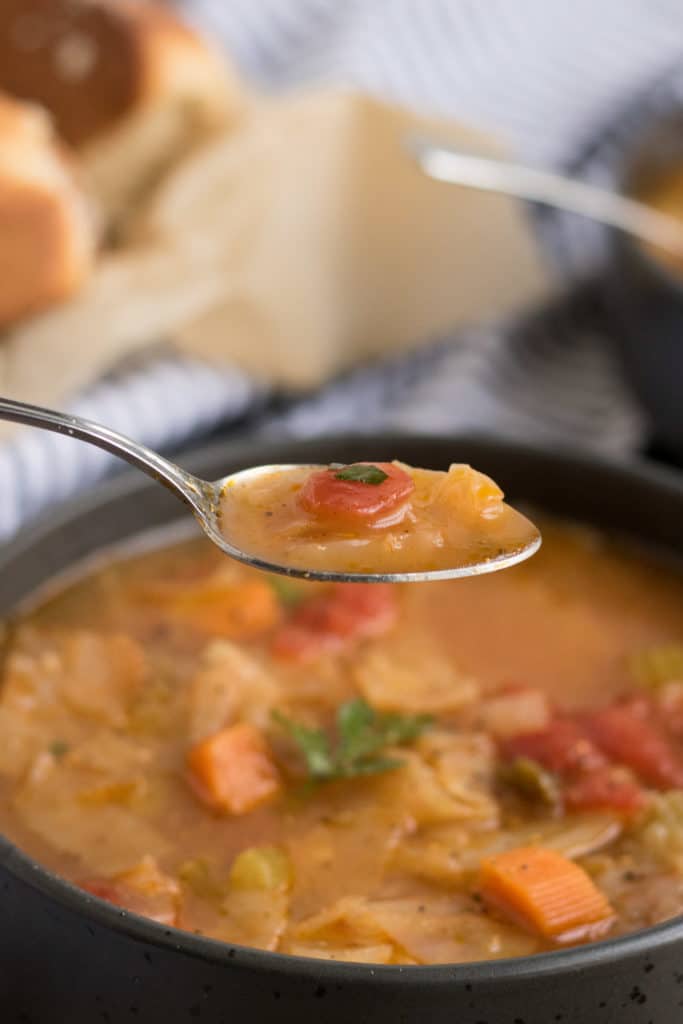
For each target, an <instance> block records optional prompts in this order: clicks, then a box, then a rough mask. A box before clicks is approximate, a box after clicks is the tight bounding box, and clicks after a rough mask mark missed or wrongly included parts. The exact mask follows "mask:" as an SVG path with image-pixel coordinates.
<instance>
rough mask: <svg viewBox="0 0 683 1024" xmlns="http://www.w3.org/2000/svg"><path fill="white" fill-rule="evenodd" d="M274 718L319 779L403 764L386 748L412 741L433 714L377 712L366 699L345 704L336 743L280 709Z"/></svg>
mask: <svg viewBox="0 0 683 1024" xmlns="http://www.w3.org/2000/svg"><path fill="white" fill-rule="evenodd" d="M273 719H274V720H275V721H276V722H277V723H278V725H279V726H281V728H282V729H284V730H285V732H287V733H288V734H289V736H290V737H291V738H292V739H293V740H294V742H295V743H296V744H297V746H298V747H299V749H300V750H301V753H302V754H303V756H304V759H305V761H306V767H307V768H308V774H309V775H310V777H311V779H312V780H314V781H316V782H329V781H331V780H332V779H350V778H353V777H354V776H358V775H377V774H379V773H380V772H387V771H391V770H392V769H393V768H398V767H399V765H400V764H401V763H402V762H401V761H400V760H399V759H398V758H395V757H386V756H383V755H382V753H381V751H382V750H383V749H384V748H385V747H390V746H396V745H397V744H400V743H409V742H410V741H411V740H414V739H417V737H418V736H419V735H420V734H421V733H422V732H423V731H424V730H425V729H426V728H427V727H428V726H429V725H431V721H432V719H431V717H430V716H429V715H401V714H398V713H383V712H379V711H375V709H374V708H372V707H370V705H369V704H367V703H366V701H364V700H362V699H360V698H359V699H357V700H350V701H347V703H346V704H342V706H341V707H340V708H339V710H338V712H337V742H336V744H335V745H334V747H333V745H332V743H331V742H330V738H329V736H328V735H327V733H326V732H325V731H324V730H323V729H315V728H311V727H310V726H307V725H302V724H301V723H300V722H294V721H292V719H290V718H287V717H286V716H285V715H283V714H282V713H281V712H280V711H274V712H273Z"/></svg>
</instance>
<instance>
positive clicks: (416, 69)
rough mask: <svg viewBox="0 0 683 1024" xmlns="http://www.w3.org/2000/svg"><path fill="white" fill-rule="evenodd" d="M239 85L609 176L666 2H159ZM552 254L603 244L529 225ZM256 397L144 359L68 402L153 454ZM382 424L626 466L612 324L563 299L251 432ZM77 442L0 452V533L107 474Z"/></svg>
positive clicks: (627, 408) (228, 374)
mask: <svg viewBox="0 0 683 1024" xmlns="http://www.w3.org/2000/svg"><path fill="white" fill-rule="evenodd" d="M176 4H177V6H179V7H180V8H181V9H182V10H183V11H184V12H185V13H186V14H187V15H189V16H190V17H194V18H195V20H196V21H197V23H198V24H199V25H200V26H202V27H204V29H205V30H206V31H207V32H208V34H209V35H210V36H211V37H212V38H213V40H214V42H216V43H218V44H219V45H220V44H223V45H224V46H225V48H226V50H227V51H228V52H229V53H230V54H231V55H232V57H233V59H234V60H235V62H236V63H237V64H238V66H239V67H240V68H241V70H242V72H243V74H244V75H245V77H246V78H247V79H249V80H251V81H252V82H253V83H254V85H255V86H257V87H259V88H262V89H265V90H268V91H279V90H282V89H290V88H295V87H299V86H303V85H310V84H317V83H325V84H350V85H353V86H357V87H360V88H363V89H367V90H369V91H370V92H372V93H375V94H376V95H379V96H382V97H386V98H389V99H393V100H396V101H399V102H401V103H404V104H406V105H410V106H413V107H415V108H417V109H419V110H421V111H424V112H427V113H429V112H433V113H440V114H445V115H448V116H453V117H457V118H459V119H460V120H464V121H470V122H472V123H474V124H476V125H478V126H481V127H483V128H484V129H488V130H490V131H493V132H494V133H497V134H498V135H499V136H500V137H502V138H503V139H504V140H506V141H507V142H508V144H509V145H510V147H511V148H512V150H513V151H514V152H516V154H517V155H518V156H519V157H520V158H522V159H526V160H528V161H531V162H537V163H539V164H546V165H552V166H556V167H568V168H571V169H572V170H573V171H575V172H577V173H579V174H585V175H587V176H589V177H591V178H597V179H604V180H608V181H609V180H610V179H611V175H612V171H613V167H614V163H615V160H616V159H618V156H619V153H620V152H621V147H622V145H623V139H624V138H627V137H628V136H629V133H631V132H632V131H633V130H634V129H635V128H637V127H638V125H639V124H640V123H641V122H642V120H643V119H644V118H645V117H647V114H648V111H649V110H650V108H651V106H653V105H654V108H655V109H657V107H658V105H660V106H661V105H662V104H666V103H667V102H669V103H670V102H671V101H672V98H673V99H675V100H676V102H678V103H681V102H683V0H600V3H596V2H595V0H573V2H572V3H571V4H570V3H562V2H559V0H556V2H552V0H517V2H514V0H176ZM633 110H635V112H636V113H635V114H633V113H630V112H631V111H633ZM539 226H540V227H541V228H542V229H543V230H542V238H543V239H544V240H545V243H546V245H547V247H548V252H549V257H550V258H554V259H556V260H557V261H558V262H559V264H560V266H563V267H564V270H565V273H566V274H567V275H568V276H570V277H574V276H578V277H581V276H583V275H584V274H585V271H586V268H587V267H588V266H589V265H590V264H591V263H592V262H593V261H594V260H595V258H596V253H599V242H600V236H599V234H598V233H596V230H595V229H593V228H589V227H587V226H586V225H585V224H584V223H582V222H580V221H578V220H577V219H571V218H566V217H548V216H547V215H543V216H540V217H539ZM262 398H263V395H262V393H260V392H259V391H258V390H257V388H256V387H255V386H254V385H253V384H252V383H251V382H250V381H249V380H248V379H247V378H246V377H245V376H244V375H243V374H242V373H240V372H237V371H234V372H233V371H230V370H217V369H215V368H211V367H209V366H204V365H201V364H199V363H197V362H195V361H191V360H188V359H181V358H178V357H175V356H173V355H172V354H170V353H168V352H165V351H164V350H163V349H160V350H159V351H158V352H157V353H156V354H150V355H149V356H148V357H147V358H146V359H144V360H142V361H139V362H137V363H135V364H134V365H129V366H128V367H127V368H125V369H122V370H121V371H119V372H118V373H116V374H114V375H112V376H110V377H109V378H108V379H107V380H105V381H102V382H101V383H100V384H99V385H98V386H96V387H95V388H93V389H91V390H90V391H89V392H88V393H87V394H84V395H82V396H80V397H79V398H78V399H77V400H76V401H74V402H72V403H71V405H70V408H71V410H72V411H73V412H76V413H81V414H83V415H86V416H89V417H91V418H93V419H99V420H101V421H102V422H106V423H107V424H109V425H111V426H113V427H115V428H116V429H119V430H121V431H123V432H125V433H128V434H130V435H131V436H133V437H135V438H137V439H138V440H140V441H143V442H146V443H148V444H150V445H152V446H159V447H162V448H169V447H172V446H174V445H177V444H180V443H182V442H183V441H185V440H189V439H191V438H192V437H195V436H198V435H199V434H201V433H202V432H203V431H206V430H208V429H209V428H211V427H212V426H213V425H215V424H217V423H219V422H221V423H230V422H231V421H234V420H235V419H237V418H238V417H240V416H241V415H242V414H243V413H244V412H245V411H247V410H248V409H250V408H252V407H253V406H254V405H255V403H257V402H258V401H261V400H262ZM386 425H394V426H400V427H404V428H406V429H418V430H429V429H434V430H442V431H448V430H457V429H471V428H475V429H484V430H488V431H504V432H505V433H507V434H509V435H511V436H521V437H529V436H531V437H533V438H537V439H543V438H545V439H548V440H551V441H555V442H557V443H563V442H564V443H570V444H571V443H575V444H580V445H585V446H592V447H597V448H600V449H602V450H603V451H605V452H609V453H611V454H617V455H618V454H626V453H628V452H629V451H631V450H633V448H635V447H636V446H637V445H638V444H639V443H640V442H641V441H642V438H643V432H644V425H643V423H642V421H641V419H640V415H639V413H638V410H637V409H636V407H635V406H634V403H633V401H632V399H631V397H630V395H629V393H628V391H627V390H626V388H625V386H624V385H623V383H622V382H621V379H620V376H619V372H618V368H617V367H616V365H615V362H614V357H613V355H612V350H611V342H610V338H609V325H608V324H606V323H605V322H604V320H603V318H602V317H601V315H600V313H599V311H598V310H596V309H594V308H593V304H592V302H591V300H590V294H589V297H588V299H586V297H585V293H584V292H580V293H579V295H578V297H577V298H576V299H574V300H572V301H571V302H570V303H569V304H562V303H560V304H559V305H558V306H557V308H555V309H551V310H549V311H545V312H542V313H540V314H538V315H536V316H534V317H531V318H530V319H528V320H527V321H526V322H525V323H523V324H518V325H513V326H512V327H509V328H505V329H503V328H495V329H494V328H493V327H482V328H480V329H476V330H471V331H467V332H463V333H461V334H460V335H459V336H458V337H457V338H454V339H450V340H447V341H443V340H440V341H436V342H435V343H434V345H433V346H431V347H427V348H425V349H421V350H420V351H419V352H418V353H416V354H415V355H414V356H410V357H403V358H401V359H398V360H396V361H395V362H393V363H391V364H388V365H385V366H382V367H375V368H372V369H367V370H362V369H361V370H357V371H355V372H354V373H353V374H351V375H350V377H349V378H347V379H346V380H342V381H339V382H336V383H334V384H333V385H332V386H331V387H330V388H328V389H327V390H326V391H325V392H324V393H322V394H320V395H317V396H314V397H312V398H309V399H307V400H303V401H301V402H300V403H299V404H298V405H297V406H296V407H295V408H294V409H293V410H291V411H290V412H289V413H288V414H287V415H285V416H278V417H277V418H276V419H274V418H271V419H270V420H265V422H264V424H263V427H264V429H265V430H267V431H271V432H272V431H278V432H279V433H282V432H285V431H289V432H291V433H294V434H297V435H302V434H304V435H309V434H311V433H314V432H319V431H325V430H332V431H334V430H347V429H351V428H354V427H362V428H365V429H376V428H379V427H380V426H386ZM111 466H112V460H111V458H110V457H108V456H106V455H105V454H104V453H101V452H99V451H97V450H95V449H90V448H89V447H88V446H86V445H82V444H79V443H77V442H74V441H70V440H68V439H65V438H58V437H56V436H54V435H50V434H44V433H42V432H39V431H34V430H29V429H26V430H24V431H21V432H19V433H17V434H16V435H15V436H14V437H13V439H12V440H11V441H9V442H6V443H4V444H0V496H1V500H0V537H7V536H9V535H10V534H11V533H12V532H13V531H14V530H16V528H17V527H18V526H19V525H20V523H21V522H23V521H25V520H26V519H28V518H30V517H32V516H34V515H35V514H37V513H38V512H39V511H40V510H41V509H43V508H44V507H45V506H46V505H47V504H49V503H50V502H53V501H57V500H60V499H62V498H65V497H67V496H69V495H71V494H73V493H76V492H77V491H78V490H79V489H81V488H82V487H84V486H86V485H87V484H89V483H91V482H92V481H94V480H95V479H97V478H99V477H101V476H102V475H104V474H105V473H106V472H108V471H109V470H110V469H111Z"/></svg>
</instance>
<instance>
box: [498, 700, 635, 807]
mask: <svg viewBox="0 0 683 1024" xmlns="http://www.w3.org/2000/svg"><path fill="white" fill-rule="evenodd" d="M500 746H501V750H502V752H503V754H504V756H507V757H528V758H530V759H531V760H533V761H537V762H538V763H539V764H540V765H542V766H543V767H544V768H547V769H548V770H549V771H551V772H554V773H555V774H556V775H558V776H559V778H560V779H561V781H562V782H563V796H564V800H565V802H566V804H567V806H568V807H571V808H573V809H574V810H598V809H600V808H611V809H612V810H615V811H619V812H621V813H624V814H631V813H633V812H635V811H637V810H640V808H641V807H642V806H643V805H644V802H645V800H644V794H643V792H642V790H641V789H640V786H639V785H638V784H637V783H636V782H635V781H634V780H633V779H631V778H629V776H628V774H627V773H625V772H624V771H623V769H620V768H619V767H618V766H617V765H615V764H614V763H613V762H612V761H611V760H610V759H609V758H608V757H607V756H606V753H605V752H604V751H602V750H601V749H599V747H598V746H597V745H596V744H595V743H594V742H593V740H592V738H591V735H590V732H589V730H588V729H587V728H586V727H585V726H584V725H583V724H582V723H580V722H577V721H575V720H574V719H572V718H568V717H567V718H561V717H558V718H556V719H555V720H554V721H552V722H551V723H550V724H549V726H548V727H547V729H543V730H541V731H538V732H532V733H522V734H520V735H518V736H513V737H511V738H508V739H506V740H503V741H502V743H501V744H500ZM624 763H625V762H624Z"/></svg>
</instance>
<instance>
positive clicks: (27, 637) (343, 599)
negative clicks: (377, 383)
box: [0, 522, 683, 964]
mask: <svg viewBox="0 0 683 1024" xmlns="http://www.w3.org/2000/svg"><path fill="white" fill-rule="evenodd" d="M542 526H543V534H544V547H543V549H542V550H541V552H540V554H539V555H537V556H536V557H535V558H534V559H532V560H531V561H530V562H528V563H525V564H523V565H520V566H517V567H515V568H513V569H510V570H507V571H505V572H502V573H497V574H495V575H491V576H486V577H481V578H472V579H467V580H463V581H457V582H437V583H429V584H416V585H410V586H407V585H400V584H398V585H393V586H387V585H360V584H347V585H333V586H329V585H324V584H313V583H305V582H292V581H289V580H283V579H281V578H280V577H269V576H266V575H264V574H259V573H256V572H254V571H252V570H249V569H247V568H245V567H244V566H241V565H238V564H236V563H233V562H230V561H228V560H227V559H225V557H224V556H222V555H221V554H220V553H219V552H218V551H216V550H215V549H214V548H212V547H211V545H210V544H209V543H208V542H200V541H192V542H190V543H186V544H182V545H178V546H175V547H173V548H170V549H167V550H161V551H157V552H153V553H149V554H145V555H142V556H136V557H134V558H131V559H128V560H121V561H118V562H116V563H113V564H110V565H107V566H106V567H104V568H102V569H100V570H99V571H96V572H93V573H92V574H90V575H89V576H88V577H87V578H85V579H83V580H81V581H80V582H78V583H76V584H74V585H71V586H69V587H68V588H67V589H66V590H64V591H63V592H62V593H60V594H59V595H57V596H55V597H53V598H51V599H50V600H47V601H45V602H44V603H43V604H42V605H41V606H40V607H38V608H36V609H35V610H33V611H32V612H31V613H30V614H27V615H26V616H24V617H22V618H20V619H18V620H17V621H14V622H12V623H11V624H8V626H7V628H6V629H5V634H4V645H3V648H2V666H1V677H0V678H1V684H0V827H1V828H2V830H3V831H4V832H5V834H6V835H7V836H8V837H9V838H10V839H12V840H13V841H14V842H15V843H16V844H17V845H19V846H20V847H21V848H22V849H24V850H26V851H27V852H28V853H29V854H31V855H32V856H34V857H35V858H36V859H38V860H39V861H40V862H41V863H42V864H44V865H45V866H46V867H47V868H49V869H51V870H52V871H54V872H56V873H57V874H59V875H61V876H62V877H64V878H67V879H69V880H70V881H72V882H74V883H76V884H77V885H79V886H81V887H83V888H84V889H85V890H86V891H88V892H89V893H91V894H92V896H93V897H96V898H101V899H106V900H109V901H111V902H113V903H115V904H117V905H119V906H122V907H125V908H127V909H129V910H131V911H134V912H136V913H140V914H143V915H146V916H148V917H151V918H153V919H155V920H157V921H159V922H162V923H163V924H164V925H175V926H178V927H180V928H183V929H187V930H190V931H193V932H197V933H200V934H205V935H208V936H212V937H214V938H217V939H220V940H223V941H225V942H228V943H234V944H244V945H249V946H255V947H259V948H263V949H270V950H277V951H280V952H283V953H292V954H299V955H306V956H314V957H321V958H326V959H339V960H348V961H360V962H371V963H394V964H428V963H438V962H461V961H472V960H482V959H488V958H497V957H509V956H522V955H528V954H533V953H536V952H540V951H542V950H546V949H553V948H557V947H558V946H561V945H566V944H569V943H576V942H585V941H590V940H592V939H596V938H602V937H611V936H614V935H619V934H623V933H626V932H630V931H633V930H635V929H639V928H642V927H644V926H647V925H651V924H653V923H655V922H657V921H660V920H662V919H664V918H667V917H671V916H672V915H675V914H678V913H680V912H681V911H682V910H683V583H682V582H681V580H680V579H679V578H678V577H677V576H675V575H673V574H671V573H669V572H668V571H666V570H664V569H663V568H662V567H661V566H659V565H657V564H654V563H651V562H649V561H647V560H646V559H644V558H641V557H640V556H635V555H632V554H630V553H628V552H626V551H623V550H620V549H618V548H616V547H613V546H612V545H611V544H609V543H608V542H607V541H605V540H604V539H603V538H602V537H600V536H599V535H597V534H595V533H593V532H590V531H586V530H584V529H579V528H574V527H571V526H566V525H558V524H553V523H551V522H544V523H543V524H542Z"/></svg>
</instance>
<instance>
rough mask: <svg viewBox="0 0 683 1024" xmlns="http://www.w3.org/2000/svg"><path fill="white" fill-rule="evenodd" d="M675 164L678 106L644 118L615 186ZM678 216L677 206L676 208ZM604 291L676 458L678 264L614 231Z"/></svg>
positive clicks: (681, 343) (679, 151)
mask: <svg viewBox="0 0 683 1024" xmlns="http://www.w3.org/2000/svg"><path fill="white" fill-rule="evenodd" d="M676 166H678V167H679V168H681V167H683V110H679V111H677V112H674V113H672V114H669V115H668V116H667V117H666V118H663V119H662V120H659V121H657V122H656V123H654V124H652V125H650V127H649V128H648V129H647V130H646V132H645V133H644V134H643V135H642V136H641V137H640V139H639V140H638V142H637V144H635V145H634V146H633V148H632V149H631V150H630V152H629V155H628V156H627V157H626V159H625V162H624V167H623V169H622V178H621V191H622V192H624V193H625V194H627V195H632V196H635V197H638V196H640V195H641V194H642V193H643V192H644V190H645V191H646V190H647V189H648V188H649V187H650V186H651V185H653V184H655V183H656V182H657V180H658V179H661V178H663V177H664V176H665V175H666V173H667V171H670V170H671V169H673V168H674V167H676ZM681 217H682V218H683V210H681ZM612 255H613V259H612V261H611V266H610V270H609V275H608V296H609V301H610V305H611V307H612V313H613V316H614V318H615V321H616V323H617V324H618V326H619V331H618V335H617V341H618V349H619V351H620V353H621V357H622V361H623V365H624V369H625V370H626V374H627V376H628V378H629V380H630V383H631V385H632V387H633V389H634V391H635V392H636V394H637V396H638V397H639V399H640V401H641V402H642V404H643V407H644V409H645V411H646V412H647V414H648V417H649V419H650V422H651V424H652V428H653V431H654V434H655V440H656V442H657V443H659V444H660V445H662V446H663V448H664V449H665V450H666V451H668V452H670V453H671V454H672V455H674V456H675V457H676V458H677V459H678V460H681V459H683V268H682V269H681V272H680V274H678V273H676V272H675V271H674V270H673V269H671V268H669V267H667V265H666V263H664V262H660V261H659V260H658V259H657V258H656V257H655V256H654V255H653V254H652V253H651V252H649V251H648V250H647V249H646V248H645V247H643V246H642V245H641V244H640V243H639V242H637V241H636V240H634V239H633V238H631V237H629V236H627V235H624V234H622V233H621V232H614V233H613V235H612Z"/></svg>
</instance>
